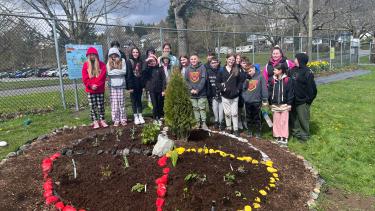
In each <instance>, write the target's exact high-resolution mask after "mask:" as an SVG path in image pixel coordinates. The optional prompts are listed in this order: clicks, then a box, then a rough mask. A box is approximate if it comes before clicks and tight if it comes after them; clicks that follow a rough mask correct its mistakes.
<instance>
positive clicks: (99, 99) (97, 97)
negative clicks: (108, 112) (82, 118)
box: [87, 93, 104, 121]
mask: <svg viewBox="0 0 375 211" xmlns="http://www.w3.org/2000/svg"><path fill="white" fill-rule="evenodd" d="M87 97H88V100H89V105H90V108H91V109H90V114H91V120H92V121H97V120H98V115H97V111H98V112H99V120H104V93H100V94H91V93H88V96H87Z"/></svg>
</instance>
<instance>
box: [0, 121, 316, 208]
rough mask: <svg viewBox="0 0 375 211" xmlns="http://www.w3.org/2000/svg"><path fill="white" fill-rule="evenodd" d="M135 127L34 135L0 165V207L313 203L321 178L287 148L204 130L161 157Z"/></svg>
mask: <svg viewBox="0 0 375 211" xmlns="http://www.w3.org/2000/svg"><path fill="white" fill-rule="evenodd" d="M134 129H135V130H133V125H129V126H127V127H125V128H119V129H114V128H107V129H100V130H95V131H93V130H91V129H89V128H86V127H81V128H77V129H66V130H64V131H62V130H61V131H60V130H59V131H58V132H57V134H55V135H52V136H50V137H44V138H45V139H47V140H41V141H36V142H34V143H32V144H31V145H30V146H29V147H28V149H26V150H25V152H24V154H23V155H20V156H18V157H14V158H11V159H8V160H7V162H5V163H4V164H3V165H1V167H0V188H1V189H2V190H4V191H2V193H1V194H2V195H0V198H1V202H0V210H18V209H19V210H56V207H57V209H59V208H61V209H62V208H63V207H65V210H69V209H70V210H74V209H76V210H80V209H81V210H173V211H175V210H181V211H182V210H254V209H256V210H308V207H307V205H306V202H307V201H308V200H309V199H310V194H311V191H312V190H313V189H314V187H315V184H316V178H315V177H314V176H313V175H312V174H311V172H310V171H309V170H307V169H306V168H305V166H304V163H303V161H302V160H301V159H298V158H297V157H296V156H294V155H291V154H290V153H289V152H287V151H286V150H285V149H281V148H279V147H278V146H276V145H274V144H272V143H269V142H267V141H259V140H251V141H250V142H251V144H252V146H251V145H249V144H248V143H245V142H240V141H238V140H237V139H235V138H232V137H228V136H225V135H222V134H218V133H209V132H206V131H200V130H198V131H193V132H192V134H191V136H190V139H189V141H188V142H180V141H176V143H175V145H176V148H175V149H174V150H173V151H171V152H169V153H167V155H166V156H163V157H161V158H159V157H157V156H152V155H151V153H152V148H153V146H152V145H143V144H141V138H140V133H141V130H142V128H141V127H135V128H134ZM253 146H255V147H256V148H255V147H253ZM257 148H258V149H260V150H261V151H260V150H257ZM266 155H268V156H269V157H270V159H271V160H272V161H271V160H269V158H268V157H267V156H266ZM176 158H177V159H176ZM176 160H177V161H176Z"/></svg>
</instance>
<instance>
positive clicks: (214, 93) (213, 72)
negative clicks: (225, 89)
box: [206, 64, 221, 100]
mask: <svg viewBox="0 0 375 211" xmlns="http://www.w3.org/2000/svg"><path fill="white" fill-rule="evenodd" d="M206 69H207V77H208V84H207V85H208V86H207V87H208V88H207V96H209V97H211V98H214V99H216V100H221V94H220V91H219V89H218V87H217V86H216V80H217V74H218V72H219V69H220V66H219V67H218V68H216V69H214V68H212V67H211V65H209V64H208V65H206Z"/></svg>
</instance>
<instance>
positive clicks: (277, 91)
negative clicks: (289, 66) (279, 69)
mask: <svg viewBox="0 0 375 211" xmlns="http://www.w3.org/2000/svg"><path fill="white" fill-rule="evenodd" d="M270 87H271V91H272V92H271V96H269V97H270V102H271V105H283V104H287V105H292V103H293V99H294V91H293V82H292V81H291V80H290V78H289V77H288V76H287V75H286V74H283V75H282V76H281V78H280V79H278V78H277V77H276V76H273V79H272V81H271V84H270Z"/></svg>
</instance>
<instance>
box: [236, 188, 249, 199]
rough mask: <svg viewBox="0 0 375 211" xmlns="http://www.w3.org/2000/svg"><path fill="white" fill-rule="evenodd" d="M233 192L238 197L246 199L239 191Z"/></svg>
mask: <svg viewBox="0 0 375 211" xmlns="http://www.w3.org/2000/svg"><path fill="white" fill-rule="evenodd" d="M234 194H235V195H236V196H237V197H238V198H242V199H243V200H247V198H246V197H245V196H244V195H243V194H242V193H241V192H240V191H237V190H236V191H234Z"/></svg>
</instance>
